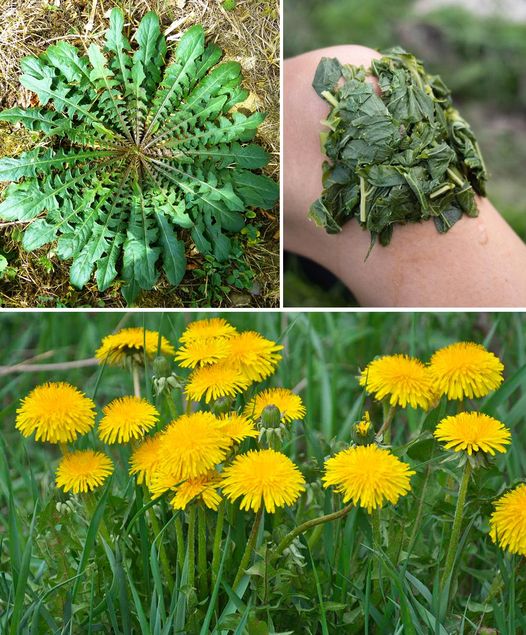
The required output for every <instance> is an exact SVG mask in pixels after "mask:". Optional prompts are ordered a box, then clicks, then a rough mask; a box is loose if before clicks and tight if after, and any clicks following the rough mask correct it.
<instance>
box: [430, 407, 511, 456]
mask: <svg viewBox="0 0 526 635" xmlns="http://www.w3.org/2000/svg"><path fill="white" fill-rule="evenodd" d="M433 434H434V436H435V438H437V439H438V440H439V441H442V442H443V443H444V446H445V447H446V448H447V449H448V450H454V451H455V452H464V451H465V452H467V453H468V454H469V455H472V454H473V453H475V452H485V453H488V454H492V455H494V454H495V452H506V447H505V446H506V445H509V444H510V443H511V433H510V431H509V430H508V428H506V426H505V425H504V424H503V423H501V422H500V421H498V419H494V418H493V417H490V416H488V415H486V414H483V413H481V412H460V413H459V414H457V415H452V416H450V417H446V418H445V419H442V421H441V422H440V423H439V424H438V426H437V427H436V429H435V431H434V433H433Z"/></svg>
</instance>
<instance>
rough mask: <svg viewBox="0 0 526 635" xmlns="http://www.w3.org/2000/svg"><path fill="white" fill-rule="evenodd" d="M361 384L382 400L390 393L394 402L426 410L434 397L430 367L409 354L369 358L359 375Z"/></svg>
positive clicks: (397, 404)
mask: <svg viewBox="0 0 526 635" xmlns="http://www.w3.org/2000/svg"><path fill="white" fill-rule="evenodd" d="M360 386H364V387H365V389H366V390H367V392H369V393H373V394H374V395H375V397H376V399H378V401H381V400H382V399H384V398H386V397H389V404H390V405H391V406H402V408H405V407H406V406H407V405H410V406H412V407H413V408H418V407H420V408H423V409H424V410H427V409H428V408H429V406H430V405H431V403H432V402H433V399H434V396H435V394H434V391H433V384H432V382H431V376H430V374H429V372H428V370H427V368H426V367H425V366H424V364H422V362H421V361H420V360H419V359H415V358H414V357H409V356H408V355H384V356H383V357H379V358H378V359H375V360H373V361H372V362H370V363H369V364H368V365H367V366H366V368H365V369H364V370H363V371H362V373H361V375H360Z"/></svg>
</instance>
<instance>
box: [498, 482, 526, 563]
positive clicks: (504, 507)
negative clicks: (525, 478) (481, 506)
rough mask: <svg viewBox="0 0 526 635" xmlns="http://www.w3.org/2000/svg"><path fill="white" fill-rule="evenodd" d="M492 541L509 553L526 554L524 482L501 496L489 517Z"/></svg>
mask: <svg viewBox="0 0 526 635" xmlns="http://www.w3.org/2000/svg"><path fill="white" fill-rule="evenodd" d="M489 522H490V535H491V538H492V540H493V542H496V543H498V544H499V546H500V547H502V549H507V550H508V551H510V552H511V553H519V554H521V555H523V556H526V484H525V483H522V484H521V485H519V486H518V487H516V488H515V489H514V490H512V491H510V492H507V493H506V494H504V496H501V497H500V498H499V499H498V500H497V502H496V503H495V511H494V512H493V514H492V515H491V518H490V521H489Z"/></svg>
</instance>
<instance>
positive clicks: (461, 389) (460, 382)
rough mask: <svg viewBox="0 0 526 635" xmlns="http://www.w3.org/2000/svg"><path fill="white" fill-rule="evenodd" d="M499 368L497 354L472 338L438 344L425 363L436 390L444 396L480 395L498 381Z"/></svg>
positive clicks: (500, 379) (499, 378)
mask: <svg viewBox="0 0 526 635" xmlns="http://www.w3.org/2000/svg"><path fill="white" fill-rule="evenodd" d="M503 370H504V366H503V364H502V362H501V361H500V359H499V358H498V357H496V356H495V355H494V354H493V353H490V352H489V351H487V350H486V349H485V348H484V346H482V345H481V344H474V343H473V342H457V343H456V344H451V345H450V346H446V347H445V348H441V349H440V350H438V351H436V353H435V354H434V355H433V356H432V357H431V361H430V363H429V372H430V373H431V377H432V379H433V382H434V385H435V388H436V390H437V391H438V392H439V394H441V395H447V398H448V399H464V397H467V398H468V399H473V398H474V397H484V396H485V395H487V394H488V393H490V392H491V391H492V390H495V389H496V388H498V387H499V386H500V385H501V383H502V381H503V377H502V371H503Z"/></svg>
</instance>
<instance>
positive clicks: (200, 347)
mask: <svg viewBox="0 0 526 635" xmlns="http://www.w3.org/2000/svg"><path fill="white" fill-rule="evenodd" d="M227 355H228V342H227V340H226V339H225V338H223V337H207V338H203V339H196V340H190V341H189V342H188V343H187V344H185V345H184V346H182V347H181V348H180V349H179V350H178V351H177V353H176V355H175V361H176V362H177V363H178V364H179V366H182V367H183V368H195V367H196V366H206V365H208V364H215V363H217V362H218V361H220V360H221V359H225V357H226V356H227Z"/></svg>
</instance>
